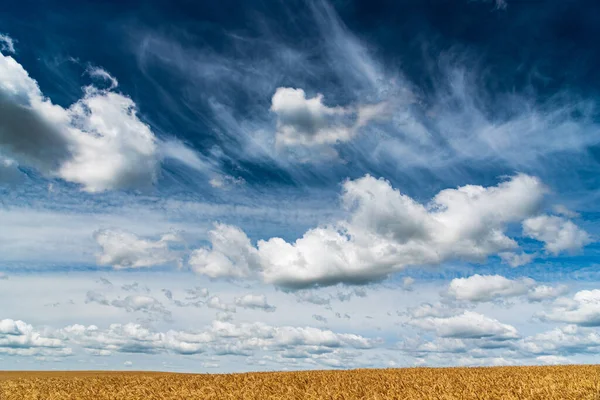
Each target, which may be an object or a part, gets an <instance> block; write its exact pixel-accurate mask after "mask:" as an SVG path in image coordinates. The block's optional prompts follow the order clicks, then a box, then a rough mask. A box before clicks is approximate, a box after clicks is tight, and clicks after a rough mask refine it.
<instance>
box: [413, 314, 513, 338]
mask: <svg viewBox="0 0 600 400" xmlns="http://www.w3.org/2000/svg"><path fill="white" fill-rule="evenodd" d="M410 324H411V325H413V326H416V327H418V328H421V329H424V330H427V331H433V332H435V333H436V334H437V335H438V336H440V337H443V338H459V339H489V340H507V339H517V338H518V337H519V334H518V332H517V329H516V328H515V327H513V326H511V325H507V324H503V323H501V322H499V321H498V320H496V319H493V318H489V317H486V316H485V315H482V314H479V313H476V312H472V311H464V312H463V313H462V314H459V315H455V316H451V317H447V318H437V317H425V318H422V319H413V320H411V321H410Z"/></svg>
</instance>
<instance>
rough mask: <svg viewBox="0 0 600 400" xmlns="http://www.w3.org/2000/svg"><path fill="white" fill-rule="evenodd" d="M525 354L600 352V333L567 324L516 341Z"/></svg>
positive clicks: (568, 354) (550, 354)
mask: <svg viewBox="0 0 600 400" xmlns="http://www.w3.org/2000/svg"><path fill="white" fill-rule="evenodd" d="M516 348H517V349H518V350H519V351H520V352H521V353H523V354H525V355H536V356H557V357H564V356H570V355H574V354H597V353H598V352H600V334H598V331H597V330H596V329H591V328H583V327H580V326H576V325H566V326H562V327H558V328H554V329H552V330H549V331H546V332H542V333H538V334H536V335H532V336H528V337H526V338H524V339H522V340H520V341H518V342H517V343H516Z"/></svg>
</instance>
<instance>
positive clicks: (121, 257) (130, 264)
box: [94, 229, 182, 269]
mask: <svg viewBox="0 0 600 400" xmlns="http://www.w3.org/2000/svg"><path fill="white" fill-rule="evenodd" d="M94 239H95V240H96V242H97V243H98V245H99V246H100V247H101V248H102V252H101V253H100V254H99V255H98V256H97V262H98V264H101V265H112V266H113V267H114V268H115V269H127V268H143V267H152V266H156V265H165V264H170V263H178V264H179V263H180V262H181V261H180V260H181V254H180V253H179V252H178V251H175V250H173V249H172V248H171V246H172V245H173V244H175V243H180V242H181V241H182V239H181V238H179V237H178V236H177V235H175V234H172V233H168V234H165V235H163V236H161V238H160V239H158V240H156V241H152V240H147V239H142V238H140V237H138V236H137V235H135V234H133V233H130V232H126V231H122V230H111V229H102V230H99V231H96V232H95V233H94Z"/></svg>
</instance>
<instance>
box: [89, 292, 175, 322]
mask: <svg viewBox="0 0 600 400" xmlns="http://www.w3.org/2000/svg"><path fill="white" fill-rule="evenodd" d="M85 302H86V303H97V304H101V305H103V306H112V307H116V308H122V309H124V310H125V311H127V312H142V313H145V314H149V315H151V316H160V317H162V318H164V319H165V320H170V319H171V312H170V311H169V310H168V309H167V308H166V307H165V306H164V305H163V304H162V303H161V302H160V301H158V300H156V299H155V298H154V297H151V296H144V295H131V296H127V297H125V298H124V299H120V298H119V299H114V300H112V301H110V300H109V299H107V298H106V296H104V294H102V293H99V292H96V291H93V290H90V291H88V292H87V293H86V298H85Z"/></svg>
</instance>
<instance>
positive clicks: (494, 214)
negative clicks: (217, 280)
mask: <svg viewBox="0 0 600 400" xmlns="http://www.w3.org/2000/svg"><path fill="white" fill-rule="evenodd" d="M545 192H546V188H545V186H544V185H543V184H542V183H541V182H540V181H539V179H537V178H535V177H531V176H528V175H517V176H514V177H512V178H511V179H510V180H507V181H504V182H501V183H500V184H498V185H497V186H493V187H487V188H485V187H482V186H474V185H467V186H462V187H459V188H457V189H446V190H442V191H441V192H439V193H438V194H437V195H436V196H435V197H434V198H433V200H432V201H431V202H430V203H429V204H426V205H422V204H420V203H417V202H416V201H414V200H413V199H411V198H410V197H408V196H406V195H403V194H402V193H400V191H398V190H395V189H394V188H392V186H391V185H390V183H389V182H387V181H386V180H384V179H376V178H373V177H371V176H369V175H367V176H365V177H363V178H360V179H356V180H348V181H346V182H345V183H344V185H343V192H342V195H341V200H342V204H343V205H344V208H345V211H346V212H347V213H348V215H349V216H348V218H347V219H344V220H341V221H338V222H337V223H336V224H333V225H324V226H320V227H317V228H313V229H310V230H308V231H307V232H306V233H305V234H304V235H303V236H302V237H301V238H299V239H297V240H296V241H295V242H293V243H289V242H286V241H285V240H283V239H281V238H277V237H275V238H271V239H268V240H259V241H258V242H257V246H256V247H254V246H253V245H252V243H251V241H250V239H249V238H248V237H247V236H246V235H245V233H244V232H243V231H241V230H240V229H238V228H236V227H232V226H227V225H222V224H217V225H216V227H215V229H214V230H213V231H211V233H210V238H211V242H212V247H211V248H200V249H198V250H196V251H195V252H194V253H193V254H192V257H191V258H190V265H191V267H192V268H193V269H194V270H195V271H196V272H198V273H201V274H205V275H208V276H210V277H233V278H243V277H258V278H260V279H262V280H263V281H265V282H267V283H273V284H275V285H279V286H283V287H289V288H302V287H309V286H315V285H333V284H337V283H348V284H356V283H365V282H370V281H375V280H380V279H383V278H385V277H387V276H388V275H389V274H391V273H393V272H396V271H399V270H401V269H403V268H405V267H407V266H421V265H432V264H439V263H442V262H444V261H448V260H452V259H464V260H469V261H484V260H485V258H486V257H487V256H489V255H491V254H496V253H498V252H501V251H506V250H511V249H515V248H517V247H518V245H517V243H516V242H515V241H514V240H513V239H511V238H509V237H508V236H506V235H505V233H504V231H505V229H506V225H507V224H510V223H515V222H521V221H522V220H524V219H525V218H528V217H530V216H531V215H533V214H535V213H536V212H537V209H538V207H539V205H540V203H541V201H542V199H543V196H544V194H545Z"/></svg>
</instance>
